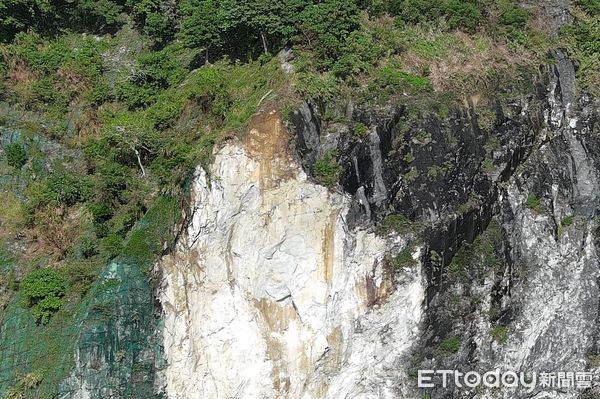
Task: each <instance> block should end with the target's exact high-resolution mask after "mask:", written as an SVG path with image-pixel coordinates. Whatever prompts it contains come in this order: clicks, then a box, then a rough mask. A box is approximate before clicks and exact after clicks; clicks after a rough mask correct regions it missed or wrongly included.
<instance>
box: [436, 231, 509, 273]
mask: <svg viewBox="0 0 600 399" xmlns="http://www.w3.org/2000/svg"><path fill="white" fill-rule="evenodd" d="M501 245H502V231H501V228H500V225H498V223H496V222H495V221H491V222H490V224H489V225H488V227H487V228H486V230H485V231H484V232H483V233H481V234H480V235H479V236H478V237H477V238H476V239H475V241H473V243H472V244H469V243H466V242H465V243H464V244H463V245H462V246H461V248H460V249H459V250H458V252H457V253H456V254H455V255H454V258H452V261H451V262H450V265H449V266H448V275H449V277H450V278H451V279H452V280H454V281H465V280H466V279H467V278H468V277H469V274H470V271H471V270H472V269H473V268H475V267H476V266H478V265H480V266H481V267H482V268H483V270H490V269H495V268H496V267H497V266H498V265H499V263H500V260H499V259H498V257H497V256H496V251H497V250H498V249H499V248H500V246H501Z"/></svg>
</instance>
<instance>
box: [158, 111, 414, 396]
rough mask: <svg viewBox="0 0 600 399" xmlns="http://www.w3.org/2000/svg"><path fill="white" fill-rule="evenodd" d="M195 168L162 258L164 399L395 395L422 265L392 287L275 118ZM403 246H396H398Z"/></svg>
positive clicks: (374, 246)
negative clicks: (185, 222)
mask: <svg viewBox="0 0 600 399" xmlns="http://www.w3.org/2000/svg"><path fill="white" fill-rule="evenodd" d="M260 118H262V119H260V120H258V121H256V120H255V121H254V122H251V124H250V125H251V126H254V127H251V128H250V131H249V134H248V137H249V138H248V141H247V142H246V143H240V142H234V143H231V144H227V145H225V146H224V147H223V148H222V149H221V150H220V151H219V152H218V154H216V157H215V161H214V163H213V164H212V166H211V169H210V181H209V179H208V178H207V174H206V173H205V171H203V170H202V169H198V170H197V174H196V177H195V180H194V185H193V189H192V203H193V207H194V212H193V218H192V220H191V223H190V225H189V228H188V230H187V233H186V234H185V235H184V236H183V237H182V238H181V239H180V240H179V242H178V245H177V250H176V251H175V253H174V254H172V255H169V256H166V257H165V258H163V259H162V260H161V262H160V263H159V265H158V267H159V268H160V270H161V273H162V275H163V284H162V288H161V290H160V293H159V298H160V301H161V303H162V305H163V310H164V323H165V324H164V347H165V356H166V360H167V362H168V367H167V368H166V369H165V370H164V379H165V381H166V391H167V394H168V397H169V398H173V399H175V398H177V399H179V398H211V399H212V398H231V397H236V398H261V399H262V398H342V397H353V398H358V397H361V398H375V397H377V398H387V397H389V398H392V397H397V396H396V395H394V394H393V392H394V390H395V389H398V384H400V385H401V384H402V382H403V379H405V378H406V377H405V376H404V374H403V373H404V372H403V371H402V370H401V369H399V368H398V367H396V366H395V365H394V362H395V361H397V359H398V358H399V357H401V356H402V355H403V354H404V353H405V352H406V350H407V349H408V348H409V347H410V346H411V344H412V343H413V342H414V340H416V334H417V331H418V324H419V322H420V318H421V314H422V303H423V298H424V289H423V285H422V277H421V273H420V266H419V267H415V268H413V269H411V270H407V271H406V273H405V274H406V275H405V276H404V278H401V279H400V280H399V281H397V286H396V287H395V288H394V282H393V277H392V275H391V272H390V271H389V270H387V269H386V267H384V262H383V257H384V255H385V254H386V252H387V251H388V247H387V245H386V242H384V240H382V239H381V238H380V237H378V236H376V235H375V234H373V233H371V232H368V231H365V230H352V231H350V230H349V229H348V228H347V225H346V223H345V215H346V213H347V211H348V207H349V198H348V197H346V196H344V195H342V194H337V193H331V192H329V191H328V190H327V189H326V188H325V187H322V186H320V185H317V184H314V183H312V182H311V181H309V180H308V179H307V176H306V175H305V174H304V172H302V169H301V168H300V167H299V166H298V165H297V164H296V162H295V161H294V160H293V158H292V157H290V156H288V155H287V154H286V152H285V150H284V147H285V146H287V140H288V138H287V133H286V132H285V131H284V130H285V129H283V128H282V125H281V120H280V116H279V115H278V114H277V113H275V112H270V113H268V114H267V115H262V116H261V117H260ZM397 244H399V246H402V243H397Z"/></svg>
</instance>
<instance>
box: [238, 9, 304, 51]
mask: <svg viewBox="0 0 600 399" xmlns="http://www.w3.org/2000/svg"><path fill="white" fill-rule="evenodd" d="M305 5H306V1H303V0H282V1H277V2H274V1H272V0H249V1H245V2H242V4H241V10H240V15H241V20H242V22H243V23H244V24H246V25H247V26H248V28H249V30H251V31H255V32H257V33H258V36H259V37H260V40H261V43H262V47H263V51H264V52H265V53H268V52H269V37H272V38H274V39H275V40H287V39H289V38H290V37H291V36H292V35H293V34H294V33H295V32H296V26H295V25H296V23H297V18H298V13H299V12H300V11H301V10H302V9H303V8H304V6H305Z"/></svg>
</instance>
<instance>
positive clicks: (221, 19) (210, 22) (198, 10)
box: [179, 0, 235, 63]
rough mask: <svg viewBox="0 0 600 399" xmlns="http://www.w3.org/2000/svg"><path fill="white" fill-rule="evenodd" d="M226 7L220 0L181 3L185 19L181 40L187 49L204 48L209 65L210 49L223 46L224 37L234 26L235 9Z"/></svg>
mask: <svg viewBox="0 0 600 399" xmlns="http://www.w3.org/2000/svg"><path fill="white" fill-rule="evenodd" d="M223 3H224V4H223ZM225 6H227V2H219V1H218V0H184V1H183V2H182V3H181V7H180V11H181V14H182V16H183V17H182V22H181V30H180V33H179V38H180V39H181V41H182V42H183V43H184V45H186V46H187V47H200V48H202V49H203V50H204V51H205V56H206V62H207V63H208V56H209V51H210V49H211V48H215V47H216V48H218V47H220V46H222V45H223V43H224V40H225V38H224V35H225V33H226V32H227V31H228V30H229V29H230V28H231V27H232V24H233V23H232V18H231V15H232V12H233V11H235V9H228V8H226V7H225Z"/></svg>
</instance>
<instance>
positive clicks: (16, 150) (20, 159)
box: [4, 143, 27, 169]
mask: <svg viewBox="0 0 600 399" xmlns="http://www.w3.org/2000/svg"><path fill="white" fill-rule="evenodd" d="M4 152H5V153H6V162H7V163H8V165H9V166H12V167H13V168H16V169H21V168H22V167H23V165H25V163H26V162H27V153H26V152H25V149H24V148H23V146H22V145H21V144H19V143H11V144H9V145H7V146H6V148H5V149H4Z"/></svg>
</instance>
